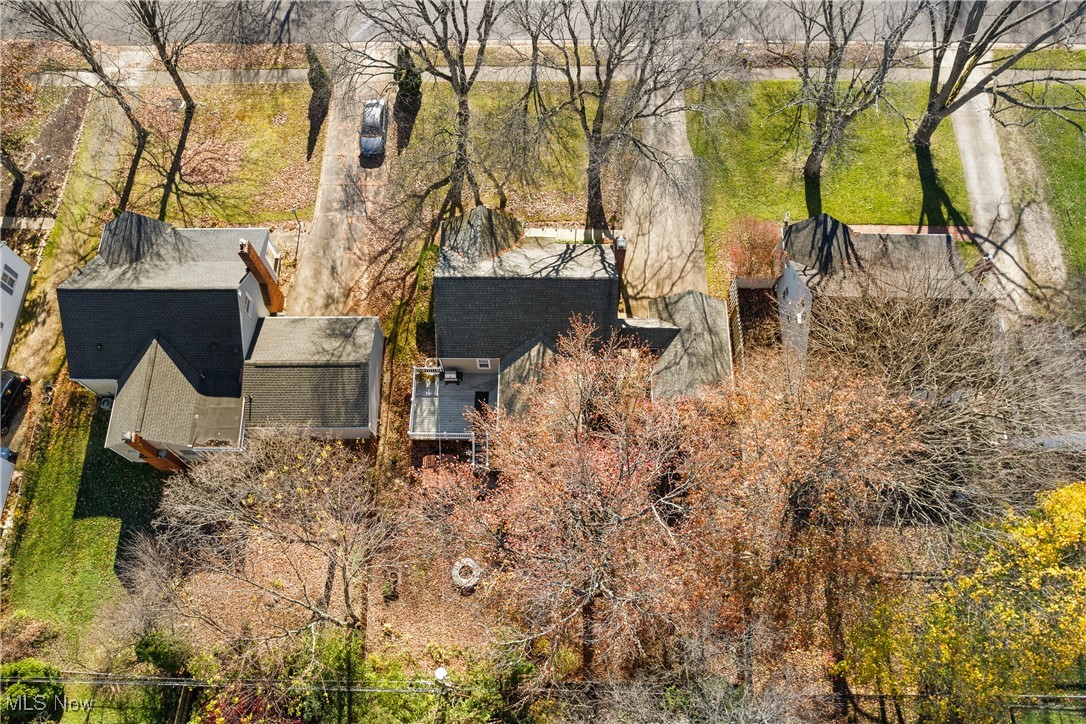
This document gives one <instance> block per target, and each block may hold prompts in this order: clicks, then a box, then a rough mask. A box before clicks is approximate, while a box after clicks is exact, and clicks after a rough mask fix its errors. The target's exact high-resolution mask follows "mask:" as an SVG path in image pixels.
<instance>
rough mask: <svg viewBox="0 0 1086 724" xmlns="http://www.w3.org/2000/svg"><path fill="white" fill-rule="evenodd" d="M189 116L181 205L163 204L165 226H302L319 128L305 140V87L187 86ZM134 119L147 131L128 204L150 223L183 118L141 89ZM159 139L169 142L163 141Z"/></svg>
mask: <svg viewBox="0 0 1086 724" xmlns="http://www.w3.org/2000/svg"><path fill="white" fill-rule="evenodd" d="M190 90H191V92H192V94H193V98H194V99H195V101H196V115H195V117H194V120H193V124H192V130H191V132H190V134H189V138H188V141H187V143H186V145H185V156H184V157H183V161H182V164H183V176H184V177H185V179H186V183H185V184H183V186H182V190H183V192H184V193H183V196H182V203H181V204H180V205H179V204H178V203H177V200H176V198H173V199H171V201H170V205H169V207H168V209H167V217H166V220H167V221H169V222H171V223H174V224H177V225H191V226H224V225H240V224H262V223H271V222H275V221H288V220H293V218H294V215H293V213H292V212H291V209H294V208H297V209H298V216H299V217H301V218H303V219H310V218H312V216H313V207H314V204H315V202H316V198H317V182H318V180H319V179H320V168H321V156H322V154H323V152H324V138H325V129H324V128H323V127H322V128H321V130H320V133H319V135H317V137H316V138H314V139H312V142H313V144H314V145H313V149H312V153H311V154H310V155H309V158H308V160H307V150H308V149H307V146H308V142H307V139H309V135H310V122H309V113H308V110H309V103H310V98H311V97H312V91H311V90H310V88H309V86H308V85H306V84H298V83H295V84H287V85H228V86H194V87H192V88H191V89H190ZM141 100H142V109H143V110H141V114H142V115H143V116H144V117H145V119H146V123H147V125H148V126H149V127H150V128H152V129H154V131H153V133H152V136H151V140H150V141H149V143H148V147H147V151H146V153H145V156H144V159H143V161H142V163H141V165H140V171H139V174H138V175H137V179H136V186H135V189H134V191H133V196H132V198H133V199H134V201H133V202H132V203H131V204H130V208H131V210H133V211H138V212H139V213H143V214H148V215H150V216H155V217H157V216H158V207H159V201H160V199H161V198H162V188H163V184H164V183H165V178H166V173H167V170H168V169H169V165H170V161H171V158H172V154H173V149H174V147H175V144H176V141H177V139H178V137H179V136H180V130H181V124H182V120H183V114H182V113H181V112H178V111H176V110H174V109H173V107H172V106H171V103H172V102H174V101H175V100H176V91H175V90H174V89H173V88H146V89H144V95H143V97H142V99H141ZM166 139H169V140H168V142H167V140H166Z"/></svg>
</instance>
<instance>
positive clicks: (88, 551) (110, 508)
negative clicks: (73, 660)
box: [4, 381, 163, 653]
mask: <svg viewBox="0 0 1086 724" xmlns="http://www.w3.org/2000/svg"><path fill="white" fill-rule="evenodd" d="M57 387H58V389H57V392H56V394H55V399H54V402H53V405H52V407H51V409H43V410H40V411H39V415H44V416H46V417H45V419H43V420H42V421H41V422H40V423H39V426H38V430H37V433H36V436H35V437H36V439H35V441H34V445H33V447H32V448H31V449H29V450H26V451H24V453H23V455H24V456H25V457H26V458H27V459H26V462H25V464H24V467H23V471H24V472H23V475H24V477H23V479H24V481H27V483H26V484H27V485H29V486H30V487H29V488H24V491H23V494H24V495H26V496H27V498H28V499H27V500H23V501H22V511H21V513H20V517H19V519H18V521H17V523H16V530H15V531H13V532H15V533H17V535H16V536H15V537H14V540H15V544H14V547H13V549H12V551H11V556H12V557H11V561H10V566H9V569H8V577H7V581H6V582H5V583H6V585H5V587H4V588H5V591H4V597H5V601H4V603H5V608H7V609H8V610H10V611H12V612H22V615H24V616H28V617H30V618H31V619H34V620H39V621H44V622H47V623H48V624H50V625H51V626H52V627H54V628H55V629H56V630H57V632H58V633H59V634H60V641H61V644H62V645H67V646H69V647H78V643H79V639H80V637H81V636H82V635H83V634H85V633H86V631H87V628H88V625H89V624H90V623H91V622H92V621H93V620H94V618H95V616H96V615H97V614H98V613H99V611H100V610H101V608H102V606H103V605H105V604H106V603H108V602H110V601H111V600H113V599H114V598H116V596H117V595H118V594H119V593H120V592H121V590H122V587H121V583H120V580H119V579H118V578H117V574H116V572H115V568H114V566H115V563H114V561H115V559H116V557H117V555H118V551H119V549H120V548H122V547H123V545H124V544H125V542H126V541H127V540H128V539H129V538H130V536H131V535H132V534H133V533H134V532H136V531H138V530H141V529H146V528H147V526H148V525H149V523H150V521H151V518H152V516H153V515H154V511H155V508H156V507H157V505H158V497H159V494H160V492H161V485H162V480H163V478H162V475H161V474H160V473H158V472H156V471H155V470H153V469H152V468H151V467H149V466H147V465H133V464H132V463H129V462H128V461H126V460H124V459H122V458H121V457H120V456H119V455H117V454H116V453H113V452H111V451H109V450H106V449H105V448H104V447H102V443H103V440H104V439H105V433H106V428H107V427H108V425H109V413H108V412H106V411H104V410H101V409H99V408H98V407H97V405H96V399H95V398H94V397H93V396H92V395H89V394H88V393H86V392H84V391H82V390H81V388H77V386H76V385H75V384H74V383H70V382H67V381H65V382H62V383H61V384H59V385H58V386H57ZM77 650H78V648H76V649H75V651H77ZM68 651H69V653H73V650H72V649H68Z"/></svg>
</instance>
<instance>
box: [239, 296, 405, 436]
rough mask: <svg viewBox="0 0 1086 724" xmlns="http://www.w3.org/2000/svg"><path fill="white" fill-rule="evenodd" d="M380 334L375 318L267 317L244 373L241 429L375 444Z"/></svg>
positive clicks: (379, 368)
mask: <svg viewBox="0 0 1086 724" xmlns="http://www.w3.org/2000/svg"><path fill="white" fill-rule="evenodd" d="M384 342H385V338H384V334H382V332H381V326H380V325H379V324H378V323H377V319H376V318H375V317H265V318H264V319H261V320H260V327H259V328H258V329H257V333H256V334H255V335H254V341H253V345H252V348H251V349H250V350H249V354H248V355H247V356H246V359H245V367H244V371H243V373H242V396H243V397H244V400H245V425H246V427H285V426H299V427H303V426H304V427H311V428H314V429H315V430H317V431H318V432H321V433H323V434H325V435H327V436H329V437H336V438H344V439H357V438H370V437H376V436H377V427H378V417H379V412H380V408H379V401H380V394H381V367H382V359H383V356H384Z"/></svg>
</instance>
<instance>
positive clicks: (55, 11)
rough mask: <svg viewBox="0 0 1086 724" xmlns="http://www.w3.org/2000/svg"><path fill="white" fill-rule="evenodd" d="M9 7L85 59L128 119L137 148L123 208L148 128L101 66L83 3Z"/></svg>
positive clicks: (25, 1) (32, 0)
mask: <svg viewBox="0 0 1086 724" xmlns="http://www.w3.org/2000/svg"><path fill="white" fill-rule="evenodd" d="M12 8H14V9H15V10H16V12H18V13H19V15H20V16H21V18H22V20H23V22H25V23H26V24H27V25H28V26H29V28H30V29H31V30H32V31H33V32H35V33H36V34H37V35H39V36H41V37H43V38H45V39H48V40H55V41H58V42H61V43H64V44H66V45H68V46H69V47H71V48H72V49H73V50H74V51H76V52H77V53H79V55H80V56H81V57H82V58H83V60H84V61H86V63H87V65H89V66H90V69H91V72H93V73H94V75H95V76H97V78H98V80H99V82H100V83H101V85H102V87H103V88H104V89H105V93H106V94H107V95H109V96H110V97H111V98H113V100H115V101H116V102H117V105H119V106H120V107H121V110H122V111H123V112H124V115H125V118H127V119H128V123H129V125H131V126H132V130H133V131H134V132H135V134H136V150H135V153H134V154H133V156H132V163H131V164H130V165H129V168H128V177H127V179H126V180H125V183H124V188H123V189H122V190H121V199H120V201H119V202H118V208H120V209H121V210H124V209H125V208H126V207H127V206H128V199H129V196H130V195H131V193H132V186H133V184H134V183H135V181H136V171H137V170H138V169H139V164H140V158H141V157H142V156H143V150H144V148H145V147H146V146H147V136H148V133H147V129H146V128H144V127H143V124H142V123H141V122H140V120H139V118H137V117H136V113H135V111H134V110H133V109H132V104H131V103H130V102H129V99H128V94H127V93H125V91H124V90H123V89H122V88H121V86H120V84H119V82H118V81H117V80H116V79H115V78H114V77H113V76H112V75H110V74H109V73H107V72H106V70H105V68H104V67H103V66H102V62H101V60H100V58H99V55H98V53H97V52H96V49H95V47H94V44H93V43H92V42H91V40H90V37H89V36H88V35H87V30H86V19H85V18H84V15H83V12H84V10H85V8H86V5H85V3H82V2H80V1H79V0H14V2H13V3H12Z"/></svg>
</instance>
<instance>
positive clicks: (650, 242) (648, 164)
mask: <svg viewBox="0 0 1086 724" xmlns="http://www.w3.org/2000/svg"><path fill="white" fill-rule="evenodd" d="M665 100H666V99H664V98H660V99H659V100H658V101H657V102H659V103H663V102H664V101H665ZM682 102H683V100H682V94H681V93H677V94H675V96H674V97H673V98H672V99H671V100H670V101H668V105H667V106H665V112H666V110H667V108H670V109H671V110H673V111H674V112H672V113H667V114H666V115H663V116H660V117H657V118H648V119H645V121H644V122H643V125H642V132H643V140H644V141H645V143H646V144H648V145H649V146H650V147H652V148H653V149H655V150H656V151H657V152H658V153H659V157H658V158H657V159H648V158H645V157H644V156H641V157H639V158H638V159H637V161H636V163H635V164H634V168H633V172H632V173H631V174H630V178H629V180H628V181H627V182H626V200H625V205H624V207H623V213H622V226H623V231H624V232H625V234H626V239H627V243H628V244H629V246H628V251H627V252H626V269H625V273H624V277H625V281H626V292H627V294H628V296H629V301H630V308H631V311H632V312H633V313H634V314H644V313H646V312H647V311H648V309H647V304H648V300H649V299H652V298H654V297H663V296H667V295H668V294H674V293H676V292H681V291H685V290H687V289H695V290H697V291H701V292H708V286H707V281H706V272H705V236H704V232H703V229H702V225H701V192H700V188H701V185H700V182H699V178H698V167H697V160H696V159H695V158H694V153H693V151H692V150H691V149H690V141H689V139H688V138H687V135H686V113H684V112H683V111H682V110H681V107H682Z"/></svg>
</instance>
